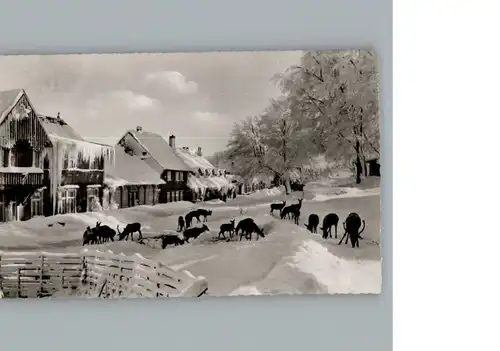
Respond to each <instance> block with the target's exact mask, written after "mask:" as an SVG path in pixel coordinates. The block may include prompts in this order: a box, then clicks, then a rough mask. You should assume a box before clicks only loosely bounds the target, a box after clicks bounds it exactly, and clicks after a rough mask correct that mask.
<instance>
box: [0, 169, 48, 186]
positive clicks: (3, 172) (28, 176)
mask: <svg viewBox="0 0 500 351" xmlns="http://www.w3.org/2000/svg"><path fill="white" fill-rule="evenodd" d="M13 185H14V186H15V185H33V186H42V185H43V170H42V169H41V168H37V167H0V187H3V186H13Z"/></svg>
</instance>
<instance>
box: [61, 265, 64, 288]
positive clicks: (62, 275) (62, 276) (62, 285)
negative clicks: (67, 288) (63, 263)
mask: <svg viewBox="0 0 500 351" xmlns="http://www.w3.org/2000/svg"><path fill="white" fill-rule="evenodd" d="M62 290H64V268H63V269H62V272H61V291H62Z"/></svg>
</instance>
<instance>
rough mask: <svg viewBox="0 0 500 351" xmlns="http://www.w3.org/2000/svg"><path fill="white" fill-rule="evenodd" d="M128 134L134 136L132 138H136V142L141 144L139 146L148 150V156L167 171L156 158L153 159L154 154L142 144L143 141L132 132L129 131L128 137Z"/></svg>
mask: <svg viewBox="0 0 500 351" xmlns="http://www.w3.org/2000/svg"><path fill="white" fill-rule="evenodd" d="M127 134H130V135H131V136H132V138H134V140H135V141H137V142H138V143H139V145H141V146H142V147H143V148H144V150H146V151H147V152H148V154H149V155H150V157H151V158H152V159H153V160H154V161H155V162H156V164H157V165H158V166H160V167H161V168H162V169H164V170H165V168H164V167H163V165H162V164H160V162H158V160H157V159H156V158H155V157H153V154H152V153H151V151H149V150H148V148H147V147H146V146H145V145H144V144H143V143H141V141H140V140H139V139H138V138H136V137H135V135H134V134H133V133H132V131H130V130H128V131H127V133H125V135H127ZM125 135H124V136H125ZM122 139H123V137H122V138H121V139H120V140H122ZM120 140H118V142H120Z"/></svg>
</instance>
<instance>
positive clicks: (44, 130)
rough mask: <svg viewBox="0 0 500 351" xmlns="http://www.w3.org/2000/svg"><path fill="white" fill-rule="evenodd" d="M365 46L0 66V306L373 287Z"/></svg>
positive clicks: (41, 59)
mask: <svg viewBox="0 0 500 351" xmlns="http://www.w3.org/2000/svg"><path fill="white" fill-rule="evenodd" d="M378 96H379V82H378V71H377V58H376V55H375V54H374V53H373V52H371V51H368V50H343V51H342V50H337V51H328V52H327V51H325V52H301V51H293V52H289V51H282V52H225V53H224V52H218V53H189V54H120V55H118V54H117V55H58V56H35V55H30V56H4V57H0V162H1V164H0V298H5V299H9V298H131V297H203V296H237V295H280V294H294V295H296V294H299V295H302V294H337V293H339V294H359V293H360V294H366V293H368V294H378V293H380V292H381V286H382V258H381V254H380V177H381V171H382V167H381V163H380V151H379V150H380V133H379V119H380V111H379V101H378Z"/></svg>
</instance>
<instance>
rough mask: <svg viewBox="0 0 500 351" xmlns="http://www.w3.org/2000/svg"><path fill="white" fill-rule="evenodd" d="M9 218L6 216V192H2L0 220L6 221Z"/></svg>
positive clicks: (0, 195) (0, 194) (0, 197)
mask: <svg viewBox="0 0 500 351" xmlns="http://www.w3.org/2000/svg"><path fill="white" fill-rule="evenodd" d="M6 220H7V218H6V217H5V203H4V194H3V193H0V222H5V221H6Z"/></svg>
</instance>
